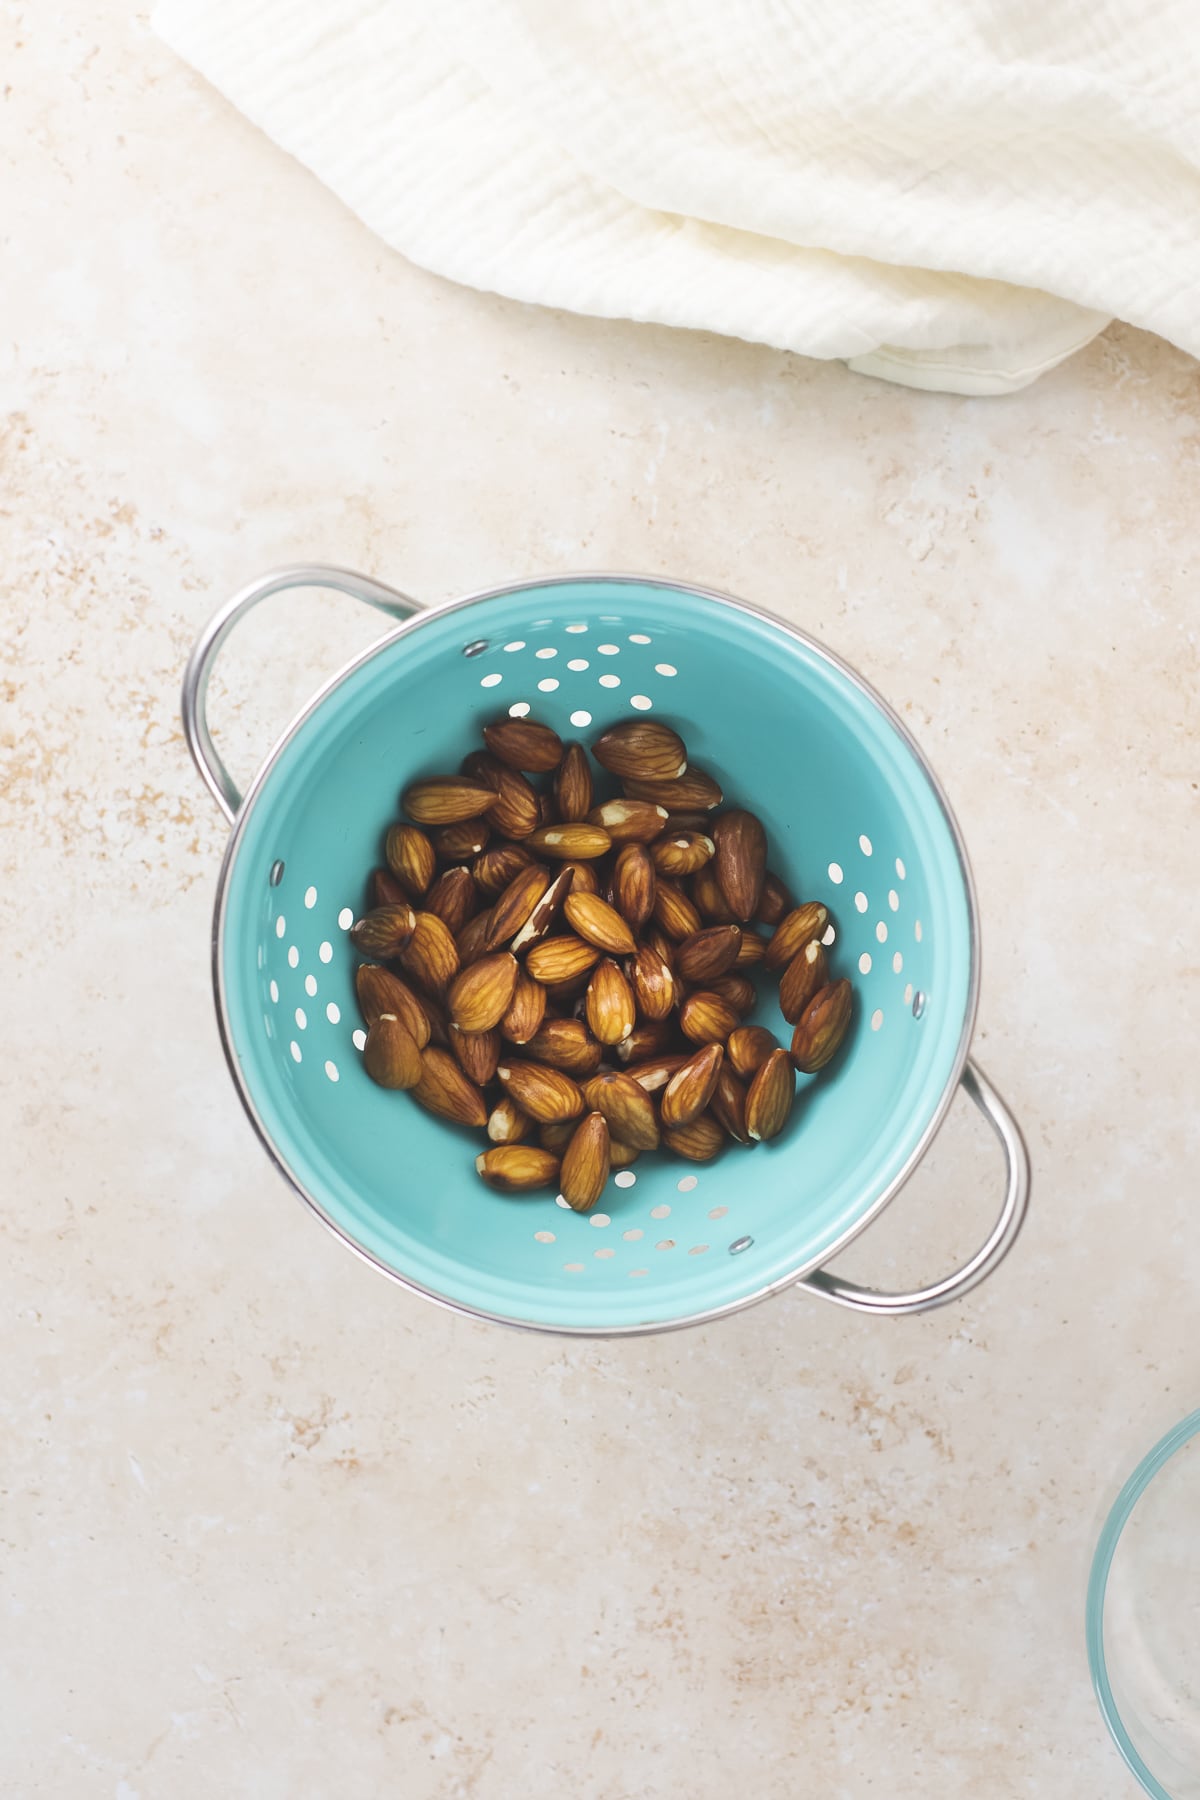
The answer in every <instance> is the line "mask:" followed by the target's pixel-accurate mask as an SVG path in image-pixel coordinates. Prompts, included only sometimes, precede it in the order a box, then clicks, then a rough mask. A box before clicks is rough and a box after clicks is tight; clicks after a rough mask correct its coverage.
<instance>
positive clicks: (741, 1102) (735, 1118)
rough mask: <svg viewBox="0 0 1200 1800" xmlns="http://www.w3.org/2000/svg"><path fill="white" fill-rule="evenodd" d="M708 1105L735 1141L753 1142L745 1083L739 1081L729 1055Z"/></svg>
mask: <svg viewBox="0 0 1200 1800" xmlns="http://www.w3.org/2000/svg"><path fill="white" fill-rule="evenodd" d="M708 1107H709V1111H710V1112H711V1113H712V1116H713V1118H714V1119H715V1120H716V1121H717V1123H718V1125H720V1126H721V1127H722V1129H723V1130H724V1131H727V1132H728V1134H729V1136H730V1137H731V1138H732V1139H733V1140H734V1142H735V1143H737V1144H748V1143H750V1142H751V1138H750V1133H749V1132H748V1131H747V1130H746V1088H745V1084H744V1083H743V1082H741V1081H739V1079H738V1077H737V1076H736V1075H735V1074H734V1072H733V1070H732V1069H731V1068H730V1066H729V1058H728V1056H726V1058H725V1060H724V1062H723V1063H722V1064H721V1067H720V1070H719V1071H718V1074H717V1085H716V1087H715V1088H714V1089H713V1093H712V1099H711V1100H710V1101H709V1103H708Z"/></svg>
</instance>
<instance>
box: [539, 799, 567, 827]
mask: <svg viewBox="0 0 1200 1800" xmlns="http://www.w3.org/2000/svg"><path fill="white" fill-rule="evenodd" d="M538 824H539V825H561V824H562V820H561V819H560V818H559V816H558V807H557V805H556V804H555V799H554V795H553V794H551V793H546V794H539V795H538Z"/></svg>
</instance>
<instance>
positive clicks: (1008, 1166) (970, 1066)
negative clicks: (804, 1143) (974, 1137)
mask: <svg viewBox="0 0 1200 1800" xmlns="http://www.w3.org/2000/svg"><path fill="white" fill-rule="evenodd" d="M962 1085H963V1087H964V1089H965V1090H966V1092H967V1093H968V1094H969V1095H970V1097H971V1099H972V1100H973V1101H974V1102H975V1104H976V1106H977V1107H978V1108H979V1110H980V1112H981V1113H982V1114H983V1116H984V1118H985V1119H986V1120H987V1122H988V1124H989V1125H990V1126H991V1128H992V1130H993V1131H994V1132H995V1133H996V1136H997V1137H998V1138H999V1139H1000V1144H1001V1148H1002V1149H1003V1151H1004V1166H1005V1179H1004V1204H1003V1205H1002V1207H1001V1208H1000V1216H999V1218H998V1219H997V1220H996V1223H995V1225H994V1226H993V1227H992V1229H991V1232H990V1233H989V1234H988V1237H987V1239H986V1241H985V1242H984V1244H983V1245H982V1247H981V1248H980V1249H979V1250H977V1251H976V1252H975V1255H974V1256H972V1257H971V1258H970V1260H969V1261H968V1262H965V1263H964V1264H963V1266H962V1268H961V1269H956V1270H955V1272H954V1274H953V1275H946V1276H944V1277H943V1279H942V1280H941V1281H935V1282H933V1283H932V1284H931V1285H930V1286H929V1287H925V1288H917V1289H915V1290H914V1291H913V1292H912V1293H910V1294H885V1293H881V1292H880V1291H879V1290H878V1289H876V1288H865V1287H859V1286H858V1284H857V1282H853V1281H842V1280H841V1279H840V1278H839V1277H838V1276H837V1275H831V1274H830V1273H829V1271H828V1270H827V1269H818V1270H816V1272H815V1273H814V1274H812V1275H806V1276H805V1277H804V1278H803V1280H802V1281H799V1282H797V1284H796V1285H797V1287H806V1288H809V1289H810V1290H811V1291H812V1292H813V1293H814V1294H820V1295H821V1296H822V1298H823V1299H825V1300H835V1301H836V1302H837V1304H838V1305H839V1306H849V1307H852V1308H853V1309H854V1311H855V1312H865V1313H876V1314H879V1313H884V1314H888V1315H890V1316H892V1317H896V1316H897V1315H899V1314H901V1313H916V1312H929V1311H930V1310H931V1309H932V1308H933V1307H935V1306H945V1305H946V1304H947V1302H948V1301H951V1300H960V1299H961V1298H962V1296H963V1295H964V1294H966V1293H969V1292H970V1290H971V1289H972V1288H973V1287H975V1286H976V1285H977V1284H978V1283H979V1282H981V1281H983V1280H984V1279H985V1278H986V1277H987V1276H988V1275H990V1274H991V1272H992V1270H993V1269H994V1268H996V1267H997V1265H998V1264H999V1263H1002V1262H1003V1261H1004V1258H1005V1257H1006V1256H1007V1255H1008V1252H1009V1251H1010V1250H1011V1249H1012V1247H1013V1244H1014V1243H1015V1242H1016V1239H1017V1233H1018V1232H1019V1231H1020V1229H1021V1226H1022V1223H1023V1222H1024V1219H1025V1213H1026V1210H1027V1209H1028V1206H1029V1152H1028V1150H1027V1149H1026V1148H1025V1140H1024V1138H1023V1137H1022V1136H1021V1131H1020V1127H1019V1126H1018V1124H1017V1121H1016V1120H1015V1119H1014V1118H1013V1116H1012V1113H1011V1112H1010V1111H1009V1110H1008V1107H1007V1106H1006V1105H1005V1103H1004V1101H1003V1100H1002V1099H1001V1098H1000V1096H999V1094H998V1093H997V1092H996V1090H995V1088H994V1087H993V1086H992V1084H991V1082H990V1081H989V1080H988V1078H987V1076H986V1075H985V1074H984V1072H983V1070H982V1069H981V1068H980V1067H979V1065H978V1063H975V1062H972V1061H970V1060H968V1062H967V1065H966V1067H965V1068H964V1070H963V1073H962Z"/></svg>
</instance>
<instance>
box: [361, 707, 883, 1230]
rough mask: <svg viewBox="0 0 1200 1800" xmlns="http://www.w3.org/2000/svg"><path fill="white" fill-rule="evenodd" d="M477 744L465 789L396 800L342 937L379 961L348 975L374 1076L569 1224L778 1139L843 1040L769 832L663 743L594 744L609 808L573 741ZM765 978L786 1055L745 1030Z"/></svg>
mask: <svg viewBox="0 0 1200 1800" xmlns="http://www.w3.org/2000/svg"><path fill="white" fill-rule="evenodd" d="M483 737H484V742H485V745H486V749H484V750H479V751H475V752H473V753H472V754H471V755H469V756H468V757H467V758H466V760H465V761H464V763H463V765H462V772H461V774H458V775H435V776H430V777H428V778H426V779H424V780H421V781H415V782H413V784H412V785H411V786H410V787H409V788H407V789H406V790H405V793H404V795H403V808H404V812H405V813H406V815H407V821H408V822H406V823H403V824H397V825H393V826H392V828H391V830H390V831H389V832H388V834H387V844H386V850H385V855H386V860H387V868H386V869H383V868H380V869H376V870H375V872H374V875H373V877H372V900H373V907H372V910H371V911H370V912H368V913H367V914H366V915H365V917H363V918H362V919H360V920H358V922H357V923H356V924H355V925H354V926H353V928H352V929H351V932H350V936H351V938H352V940H353V942H354V944H355V945H356V947H357V948H358V949H359V950H360V951H361V952H362V953H363V954H364V955H366V956H369V957H370V958H372V960H371V961H370V962H368V963H365V964H363V965H362V966H361V967H360V968H359V969H358V971H357V975H356V984H357V990H358V1000H359V1005H360V1007H361V1009H362V1015H363V1020H364V1023H365V1024H366V1027H367V1039H366V1046H365V1049H364V1061H365V1065H366V1069H367V1073H368V1074H369V1075H370V1076H371V1077H372V1079H373V1080H375V1081H377V1082H379V1083H380V1085H381V1086H383V1087H388V1088H406V1089H408V1090H409V1091H410V1092H411V1093H412V1095H413V1097H414V1099H416V1100H418V1101H420V1103H421V1104H422V1105H423V1106H425V1107H427V1108H428V1109H429V1110H430V1111H431V1112H433V1113H436V1114H438V1115H439V1116H440V1117H441V1118H444V1119H449V1120H452V1121H454V1122H455V1123H457V1124H460V1125H472V1126H477V1127H478V1128H479V1129H480V1130H486V1132H487V1135H488V1137H489V1139H490V1140H491V1144H490V1148H488V1149H487V1150H485V1151H483V1153H482V1154H481V1155H480V1156H478V1157H477V1158H476V1163H475V1166H476V1168H477V1169H478V1171H479V1174H480V1175H481V1176H482V1178H483V1180H484V1181H485V1182H487V1184H488V1186H489V1187H492V1188H496V1189H498V1190H500V1191H501V1192H502V1193H506V1194H523V1193H527V1192H530V1191H533V1190H536V1189H539V1188H554V1189H557V1190H558V1191H559V1192H561V1194H562V1196H563V1198H564V1199H565V1200H566V1201H567V1202H568V1204H569V1205H570V1206H572V1207H574V1209H575V1210H576V1212H587V1211H588V1210H589V1209H590V1208H591V1207H593V1206H594V1205H595V1204H596V1201H597V1200H598V1199H599V1198H600V1195H601V1193H602V1191H603V1189H604V1186H605V1183H606V1182H607V1180H608V1177H609V1173H610V1171H611V1170H613V1169H623V1168H627V1167H628V1166H629V1164H630V1163H632V1162H634V1161H636V1159H637V1158H638V1157H639V1156H640V1155H641V1154H642V1152H643V1151H646V1150H655V1149H658V1148H659V1147H660V1146H663V1147H665V1148H666V1149H668V1150H671V1151H673V1152H674V1153H675V1154H676V1155H677V1156H682V1157H686V1158H688V1159H689V1160H690V1161H694V1162H706V1161H707V1160H708V1159H709V1158H710V1157H713V1156H715V1155H716V1154H717V1152H718V1150H720V1149H721V1147H722V1145H724V1144H725V1143H727V1142H728V1141H730V1140H732V1141H733V1142H734V1143H737V1144H753V1143H756V1142H758V1141H760V1140H762V1139H766V1138H773V1137H776V1136H778V1134H779V1133H780V1132H781V1131H782V1130H783V1127H784V1125H785V1123H786V1122H787V1118H788V1114H789V1112H790V1111H791V1107H792V1101H793V1097H794V1094H795V1081H796V1078H795V1073H794V1069H793V1065H794V1067H795V1069H799V1070H800V1071H801V1072H803V1073H805V1074H813V1073H815V1072H816V1071H817V1070H819V1069H823V1068H824V1067H825V1065H826V1064H827V1063H828V1062H829V1061H830V1059H831V1058H832V1057H833V1056H834V1054H835V1053H836V1051H837V1050H838V1048H839V1046H840V1045H841V1043H842V1041H843V1039H844V1038H845V1036H846V1030H847V1027H848V1025H849V1022H850V1010H851V992H850V983H849V982H848V981H846V980H839V981H834V980H832V979H831V977H830V972H829V969H828V966H827V963H826V957H825V950H824V947H823V944H822V937H823V936H824V935H825V933H826V929H827V926H828V923H829V916H828V913H827V911H826V909H825V907H824V906H822V905H819V904H817V903H816V902H813V901H809V902H808V903H807V904H805V905H800V906H797V905H796V904H795V903H794V902H793V900H792V898H791V896H790V895H789V894H788V892H787V890H786V888H785V887H784V885H783V883H782V882H781V881H780V880H779V878H778V877H777V876H776V875H773V874H772V873H771V872H770V870H769V869H768V868H767V842H766V833H765V832H764V830H763V827H762V825H761V823H760V822H759V820H758V819H756V818H755V816H754V814H753V813H749V812H745V811H742V810H741V809H740V808H728V809H724V810H720V809H722V808H723V802H724V795H723V794H722V792H721V789H720V787H719V786H718V785H717V783H716V782H715V781H714V780H713V778H712V776H711V775H706V774H705V773H703V771H701V770H700V769H697V768H695V767H693V766H692V765H690V764H689V762H688V757H687V750H686V748H685V746H684V743H683V740H682V739H681V738H680V737H679V736H678V734H677V733H676V732H675V731H673V730H672V729H671V728H670V727H669V726H668V725H664V724H661V723H659V722H658V721H652V720H649V719H629V720H626V721H625V722H623V723H622V724H619V725H614V726H612V727H611V728H610V729H609V730H608V731H605V732H604V733H603V734H602V735H601V736H600V737H599V738H598V739H597V740H596V742H595V743H594V744H593V746H592V750H593V754H594V756H595V759H596V761H597V762H598V763H599V764H600V767H601V769H602V770H605V771H607V773H608V775H609V776H611V777H615V779H616V783H617V784H619V787H620V793H619V794H618V795H616V796H615V797H614V798H611V799H604V800H600V801H599V802H598V803H597V799H596V794H595V791H594V788H593V779H592V769H591V765H590V763H589V761H588V757H587V753H586V752H585V750H584V749H583V747H582V746H581V745H580V744H578V743H573V744H571V745H570V747H569V748H568V747H565V746H564V745H563V743H562V741H561V739H560V738H559V737H558V736H557V734H556V733H555V732H553V731H551V730H550V728H549V727H548V726H546V725H541V724H538V723H536V722H535V721H534V720H533V719H529V718H524V719H513V718H508V719H502V720H501V721H499V722H498V723H497V724H494V725H489V726H487V727H486V728H485V730H484V733H483ZM531 776H540V777H544V778H545V779H544V780H543V782H542V784H541V786H540V787H538V786H535V785H534V783H533V781H532V780H531V779H530V777H531ZM609 785H610V786H612V785H614V784H613V783H610V784H609ZM385 965H394V966H385ZM763 971H767V972H769V973H770V974H771V975H773V976H775V977H776V978H777V979H778V983H779V1006H780V1010H781V1011H782V1013H783V1016H784V1018H785V1019H786V1020H787V1022H788V1024H789V1025H791V1026H792V1027H793V1031H792V1039H791V1048H790V1052H789V1051H787V1050H784V1049H782V1048H781V1047H780V1045H779V1044H778V1042H777V1041H776V1039H775V1037H774V1036H773V1035H772V1034H771V1032H769V1031H767V1030H765V1029H764V1028H763V1027H762V1026H760V1025H746V1024H743V1020H744V1019H745V1018H746V1017H747V1016H748V1015H749V1014H750V1012H751V1011H752V1010H753V1009H754V1007H755V1006H756V1005H757V1002H758V992H757V990H756V988H755V985H754V982H755V977H756V976H757V975H758V974H760V973H761V972H763Z"/></svg>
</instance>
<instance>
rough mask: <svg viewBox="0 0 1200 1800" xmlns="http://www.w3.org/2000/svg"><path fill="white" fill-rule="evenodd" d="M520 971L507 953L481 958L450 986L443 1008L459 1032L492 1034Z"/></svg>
mask: <svg viewBox="0 0 1200 1800" xmlns="http://www.w3.org/2000/svg"><path fill="white" fill-rule="evenodd" d="M519 973H520V970H519V968H518V966H517V959H516V957H515V956H512V955H510V953H509V952H508V951H507V950H498V951H496V952H495V953H494V954H493V955H491V956H481V957H480V959H479V961H478V962H474V963H472V964H471V966H470V968H469V969H463V970H462V971H461V972H460V973H459V974H458V975H456V976H455V977H454V980H453V981H452V982H451V983H450V990H449V992H448V993H447V995H446V1007H447V1010H448V1012H449V1014H450V1023H451V1024H452V1025H457V1026H458V1029H459V1030H460V1031H491V1030H492V1029H493V1027H494V1026H496V1025H499V1023H500V1021H501V1019H502V1018H503V1017H504V1015H505V1013H506V1012H507V1011H508V1008H509V1003H510V1002H511V1000H512V997H513V990H514V989H515V987H516V985H517V976H518V974H519Z"/></svg>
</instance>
